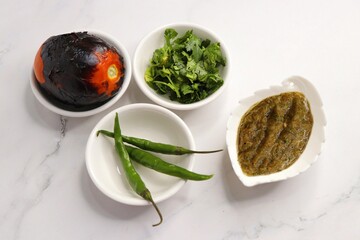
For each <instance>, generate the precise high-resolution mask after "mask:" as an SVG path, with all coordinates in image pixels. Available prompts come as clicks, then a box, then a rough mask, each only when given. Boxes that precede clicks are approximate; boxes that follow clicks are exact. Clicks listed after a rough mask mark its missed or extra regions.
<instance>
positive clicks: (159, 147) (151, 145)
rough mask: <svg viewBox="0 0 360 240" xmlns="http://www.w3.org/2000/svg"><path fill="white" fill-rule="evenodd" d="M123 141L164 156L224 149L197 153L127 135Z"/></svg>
mask: <svg viewBox="0 0 360 240" xmlns="http://www.w3.org/2000/svg"><path fill="white" fill-rule="evenodd" d="M100 133H102V134H104V135H106V136H108V137H112V138H113V137H114V133H112V132H109V131H106V130H99V131H97V133H96V135H97V136H98V135H99V134H100ZM122 139H123V141H124V142H126V143H129V144H131V145H134V146H136V147H139V148H141V149H144V150H148V151H151V152H157V153H163V154H171V155H184V154H189V153H215V152H220V151H222V149H218V150H212V151H195V150H190V149H186V148H183V147H180V146H174V145H170V144H165V143H158V142H152V141H149V140H147V139H142V138H136V137H129V136H125V135H123V136H122Z"/></svg>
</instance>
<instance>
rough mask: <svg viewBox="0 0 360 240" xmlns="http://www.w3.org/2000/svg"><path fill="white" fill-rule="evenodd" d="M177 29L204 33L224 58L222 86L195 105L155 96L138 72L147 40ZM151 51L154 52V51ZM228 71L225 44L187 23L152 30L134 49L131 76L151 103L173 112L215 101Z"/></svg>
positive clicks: (229, 64)
mask: <svg viewBox="0 0 360 240" xmlns="http://www.w3.org/2000/svg"><path fill="white" fill-rule="evenodd" d="M179 27H181V28H183V27H188V28H189V30H190V29H192V30H194V32H196V30H199V31H202V32H204V33H206V34H207V35H209V38H210V39H211V40H212V41H213V42H214V41H215V42H219V43H220V44H221V50H222V53H223V55H224V56H225V58H226V66H225V67H223V69H222V77H223V79H224V84H223V85H222V86H221V87H220V88H219V89H218V90H216V91H215V92H214V93H212V94H211V95H210V96H208V97H207V98H205V99H203V100H200V101H198V102H195V103H189V104H182V103H178V102H176V101H169V100H168V99H166V98H165V97H163V96H161V95H159V94H157V93H156V92H155V91H154V90H153V89H151V88H150V87H149V86H148V85H147V84H146V83H145V81H144V77H143V76H144V74H141V73H140V70H139V60H138V59H139V58H140V57H141V52H142V49H143V48H144V46H145V44H146V42H147V41H148V39H149V38H150V37H152V36H153V35H155V34H163V32H164V30H165V29H166V28H174V29H175V30H176V28H179ZM159 47H161V46H159ZM153 51H155V49H154V50H153ZM150 57H151V56H150ZM150 57H149V60H150ZM230 69H231V59H230V54H229V51H228V49H227V47H226V44H225V42H224V41H223V40H222V39H221V38H220V37H219V36H218V35H217V34H215V33H214V32H213V31H212V30H210V29H208V28H207V27H204V26H202V25H199V24H196V23H189V22H177V23H170V24H166V25H162V26H160V27H157V28H155V29H154V30H152V31H150V32H149V33H148V34H146V35H145V36H144V37H143V38H142V39H141V41H140V42H139V44H138V46H137V47H136V50H135V53H134V58H133V74H134V78H135V82H136V83H137V85H138V87H139V88H140V90H141V91H142V92H143V93H144V94H145V95H146V96H147V97H148V98H150V100H152V101H153V102H155V103H157V104H159V105H162V106H163V107H166V108H169V109H173V110H192V109H196V108H199V107H202V106H204V105H206V104H208V103H210V102H212V101H213V100H215V99H216V98H217V97H219V96H220V95H221V94H222V93H223V92H224V90H225V88H226V87H227V86H228V85H229V81H230V80H229V72H230ZM165 99H166V100H165Z"/></svg>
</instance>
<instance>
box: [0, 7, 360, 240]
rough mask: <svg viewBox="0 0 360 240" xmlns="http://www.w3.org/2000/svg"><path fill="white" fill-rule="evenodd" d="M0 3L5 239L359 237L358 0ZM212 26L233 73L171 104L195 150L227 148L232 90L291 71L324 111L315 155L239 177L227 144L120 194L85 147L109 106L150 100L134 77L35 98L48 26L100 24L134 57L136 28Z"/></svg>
mask: <svg viewBox="0 0 360 240" xmlns="http://www.w3.org/2000/svg"><path fill="white" fill-rule="evenodd" d="M1 3H2V4H1V8H0V16H1V21H0V82H1V90H0V91H1V94H0V109H1V114H0V116H1V117H0V126H1V137H0V192H1V197H0V239H2V240H8V239H9V240H10V239H11V240H18V239H19V240H20V239H21V240H25V239H31V240H33V239H36V240H42V239H44V240H45V239H46V240H47V239H52V240H55V239H77V240H80V239H84V240H85V239H224V240H230V239H244V240H246V239H327V240H330V239H360V157H359V153H358V151H357V149H358V148H359V136H360V128H359V127H358V125H359V122H360V111H359V107H358V106H357V103H359V101H360V98H359V93H360V67H359V58H360V27H359V26H360V12H359V9H360V1H357V0H341V1H340V0H334V1H325V0H318V1H313V0H305V1H296V0H290V1H280V0H274V1H264V0H258V1H243V0H241V1H227V2H226V1H222V2H221V1H189V0H184V1H165V0H163V1H138V0H136V1H107V0H104V1H93V0H80V1H60V0H55V1H42V0H33V1H16V0H15V1H14V0H13V1H10V0H2V1H1ZM184 21H185V22H192V23H197V24H200V25H203V26H205V27H208V28H210V29H212V30H213V31H214V32H216V33H217V34H219V36H221V38H222V39H223V40H224V42H225V44H227V46H228V49H229V50H230V54H231V64H232V71H231V73H230V78H231V83H230V85H229V87H228V88H227V90H226V91H225V92H224V94H223V95H222V96H221V97H220V98H218V99H217V100H215V101H214V102H212V103H211V104H209V105H207V106H205V107H203V108H201V109H198V110H193V111H186V112H179V111H175V113H176V114H178V115H179V116H181V117H182V118H183V119H184V121H185V122H186V123H187V124H188V126H189V128H190V129H191V131H192V133H193V136H194V138H195V142H196V145H197V146H198V147H199V148H217V147H225V129H226V122H227V119H228V117H229V114H230V112H231V111H232V109H233V108H234V107H235V106H236V104H237V102H238V100H240V99H242V98H244V97H247V96H249V95H251V94H252V93H253V92H254V91H256V90H258V89H262V88H266V87H268V86H269V85H276V84H280V83H281V81H282V80H284V79H285V78H287V77H289V76H293V75H300V76H303V77H305V78H307V79H309V80H310V81H311V82H312V83H313V84H314V85H315V86H316V87H317V89H318V90H319V92H320V94H321V97H322V100H323V102H324V108H325V112H326V117H327V123H328V124H327V128H326V143H325V145H324V149H323V152H322V154H321V156H320V159H319V161H317V162H316V164H314V166H312V167H311V168H310V169H309V170H308V171H306V172H305V173H303V174H301V175H299V176H297V177H295V178H292V179H290V180H286V181H282V182H278V183H271V184H265V185H260V186H257V187H252V188H247V187H245V186H243V185H242V184H241V182H240V181H239V180H238V179H237V177H236V175H235V174H234V172H233V170H232V168H231V165H230V161H229V157H228V154H227V152H226V151H225V152H223V153H218V154H216V155H213V156H212V157H211V159H209V157H203V156H197V161H196V164H195V170H197V171H201V172H209V173H214V174H215V176H214V178H213V179H211V180H210V181H206V182H195V183H194V182H188V183H186V184H185V186H184V187H183V188H182V189H181V190H180V191H179V192H178V193H177V194H175V195H174V196H173V197H172V198H170V199H168V200H166V201H164V202H161V203H160V204H159V207H160V208H161V210H162V212H163V215H164V222H163V224H162V225H161V226H159V227H156V228H153V227H152V226H151V224H152V223H154V222H155V221H157V220H158V219H157V216H156V215H155V213H154V210H153V209H152V207H150V206H149V207H145V206H142V207H135V206H128V205H124V204H121V203H118V202H115V201H113V200H111V199H109V198H108V197H106V196H105V195H103V194H102V193H101V192H100V191H99V190H98V189H97V188H96V187H95V186H94V184H93V183H92V181H91V180H90V178H89V176H88V173H87V171H86V168H85V156H84V151H85V145H86V141H87V138H88V136H89V133H90V131H91V130H92V128H93V127H94V126H95V124H96V123H97V122H98V121H99V120H100V119H101V118H102V117H103V116H104V115H105V114H106V113H108V112H110V111H111V110H113V109H115V108H117V107H120V106H124V105H126V104H131V103H137V102H149V103H151V101H150V100H149V99H147V98H146V97H145V96H144V95H143V94H142V93H141V91H140V90H139V88H138V87H137V85H136V84H135V82H134V81H133V80H132V82H131V84H130V87H129V89H128V91H127V92H126V93H125V95H124V96H123V97H122V98H121V99H120V100H119V101H118V102H117V103H116V104H115V105H114V106H113V107H112V108H110V109H108V110H106V111H105V112H102V113H100V114H97V115H95V116H92V117H87V118H66V117H61V116H58V115H56V114H54V113H52V112H50V111H48V110H47V109H45V108H44V107H43V106H42V105H41V104H40V103H39V102H38V101H37V100H36V99H35V97H34V96H33V94H32V92H31V90H30V85H29V74H30V71H31V67H32V63H33V59H34V56H35V53H36V51H37V48H38V47H39V46H40V44H41V43H42V42H43V41H44V40H45V39H47V38H48V37H49V36H51V35H54V34H60V33H64V32H69V31H74V30H78V29H100V30H103V31H105V32H108V33H110V34H112V35H114V36H115V37H117V38H118V39H119V41H121V42H122V43H123V44H124V45H125V46H126V47H127V49H128V51H129V53H130V55H131V57H132V56H133V53H134V51H135V48H136V46H137V44H138V43H139V41H140V40H141V38H142V37H143V36H144V35H146V34H147V33H148V32H150V31H151V30H153V29H155V28H157V27H159V26H161V25H164V24H168V23H173V22H184Z"/></svg>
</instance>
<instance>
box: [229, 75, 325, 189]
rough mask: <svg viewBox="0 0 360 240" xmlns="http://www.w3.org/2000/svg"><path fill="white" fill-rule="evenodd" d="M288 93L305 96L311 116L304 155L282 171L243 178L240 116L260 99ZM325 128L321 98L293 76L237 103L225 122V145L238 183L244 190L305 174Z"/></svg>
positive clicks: (318, 151)
mask: <svg viewBox="0 0 360 240" xmlns="http://www.w3.org/2000/svg"><path fill="white" fill-rule="evenodd" d="M289 91H298V92H302V93H303V94H304V95H305V96H306V98H307V99H308V101H309V103H310V106H311V111H312V115H313V118H314V125H313V128H312V132H311V135H310V138H309V142H308V144H307V146H306V148H305V150H304V152H303V153H302V154H301V155H300V157H299V158H298V159H297V160H296V162H295V163H294V164H292V165H291V166H290V167H289V168H287V169H284V170H282V171H279V172H276V173H272V174H268V175H259V176H247V175H245V174H244V172H243V171H242V169H241V167H240V164H239V162H238V156H237V135H238V126H239V124H240V121H241V118H242V116H243V114H244V113H245V112H247V110H248V109H249V108H250V107H251V106H252V105H253V104H255V103H257V102H259V101H261V100H262V99H264V98H266V97H269V96H272V95H276V94H280V93H283V92H289ZM325 126H326V118H325V113H324V110H323V104H322V101H321V98H320V95H319V93H318V91H317V90H316V88H315V86H314V85H313V84H312V83H311V82H310V81H308V80H306V79H305V78H302V77H300V76H293V77H290V78H287V79H286V80H284V81H283V82H282V85H280V86H270V87H269V88H267V89H262V90H259V91H256V92H255V93H254V94H253V95H252V96H250V97H247V98H245V99H242V100H240V101H239V103H238V105H237V106H236V107H235V109H234V110H233V111H232V112H231V114H230V117H229V119H228V122H227V128H226V145H227V148H228V153H229V157H230V161H231V165H232V168H233V170H234V172H235V174H236V175H237V177H238V178H239V179H240V181H241V182H242V183H243V184H244V185H245V186H247V187H251V186H255V185H258V184H263V183H269V182H276V181H281V180H285V179H288V178H291V177H295V176H297V175H299V174H300V173H302V172H304V171H306V170H307V169H308V168H309V167H310V166H311V165H312V164H313V163H315V162H316V161H317V159H318V157H319V155H320V153H321V151H322V147H323V145H324V142H325Z"/></svg>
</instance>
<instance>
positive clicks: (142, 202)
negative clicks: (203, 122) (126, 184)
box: [85, 103, 196, 206]
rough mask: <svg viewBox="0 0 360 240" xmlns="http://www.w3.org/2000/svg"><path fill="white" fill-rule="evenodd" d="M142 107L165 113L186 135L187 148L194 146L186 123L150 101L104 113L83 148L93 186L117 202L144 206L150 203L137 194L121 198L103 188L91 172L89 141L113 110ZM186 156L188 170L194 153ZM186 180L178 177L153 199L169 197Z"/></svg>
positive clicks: (156, 200) (161, 199)
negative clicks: (175, 181) (174, 182)
mask: <svg viewBox="0 0 360 240" xmlns="http://www.w3.org/2000/svg"><path fill="white" fill-rule="evenodd" d="M144 109H148V110H152V111H155V112H157V113H158V114H163V115H166V116H167V117H169V118H170V120H171V121H175V122H176V123H177V124H178V125H179V127H181V130H182V131H183V132H184V133H185V135H186V138H187V139H186V141H187V142H188V144H189V148H192V149H195V148H196V144H195V140H194V137H193V135H192V133H191V131H190V128H189V127H188V126H187V124H186V123H185V122H184V121H183V120H182V119H181V118H180V117H179V116H178V115H176V114H175V113H174V112H172V111H170V110H169V109H166V108H164V107H162V106H159V105H155V104H150V103H133V104H128V105H125V106H122V107H119V108H117V109H114V110H112V111H111V112H109V113H108V114H106V115H105V116H104V117H102V118H101V119H100V120H99V121H98V122H97V123H96V125H95V126H94V128H93V129H92V131H91V133H90V135H89V137H88V140H87V143H86V148H85V164H86V169H87V172H88V174H89V176H90V178H91V180H92V182H93V183H94V184H95V186H96V187H97V188H98V189H99V190H100V191H101V192H102V193H103V194H105V195H106V196H108V197H109V198H111V199H113V200H115V201H117V202H121V203H124V204H127V205H134V206H145V205H150V203H149V202H148V201H146V200H144V199H142V198H140V197H138V196H136V197H135V196H134V198H130V199H129V198H121V197H119V195H115V194H113V193H111V192H109V191H107V190H106V189H105V188H103V186H102V185H101V184H100V182H99V181H98V179H97V177H96V176H95V175H96V174H95V173H94V172H93V170H92V167H91V150H92V149H91V147H90V146H91V142H92V141H94V139H95V138H96V137H95V134H96V131H97V130H98V128H99V126H100V125H101V124H102V123H103V122H106V121H108V118H110V117H111V118H113V116H114V114H115V112H117V113H119V114H121V113H124V112H126V111H129V110H144ZM187 158H188V166H187V167H186V168H187V169H188V170H190V171H191V170H192V169H193V167H194V163H195V161H194V159H195V156H194V155H189V156H187ZM186 182H187V180H184V179H179V181H178V182H177V183H176V184H174V185H173V186H171V187H170V188H169V189H168V190H167V191H166V192H165V193H164V194H163V195H160V196H157V195H153V196H152V197H153V200H154V202H156V203H159V202H162V201H164V200H166V199H168V198H170V197H171V196H173V195H174V194H176V193H177V192H178V191H179V190H180V189H181V188H182V187H183V186H184V185H185V183H186Z"/></svg>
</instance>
